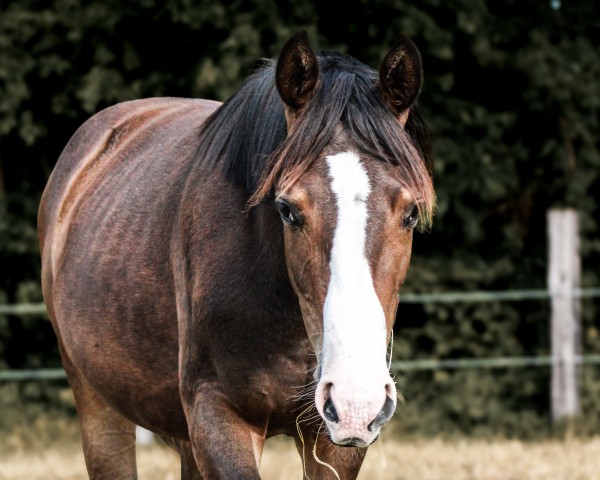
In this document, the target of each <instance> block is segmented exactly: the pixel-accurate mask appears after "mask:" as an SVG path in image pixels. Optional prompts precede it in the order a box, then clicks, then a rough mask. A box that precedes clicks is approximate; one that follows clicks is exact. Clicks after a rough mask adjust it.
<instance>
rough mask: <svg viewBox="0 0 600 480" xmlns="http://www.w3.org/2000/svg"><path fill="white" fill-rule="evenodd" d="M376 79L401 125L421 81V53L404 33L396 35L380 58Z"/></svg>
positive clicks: (415, 98)
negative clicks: (383, 55) (385, 53)
mask: <svg viewBox="0 0 600 480" xmlns="http://www.w3.org/2000/svg"><path fill="white" fill-rule="evenodd" d="M379 83H380V85H381V91H382V93H383V97H384V99H385V102H386V104H387V106H388V108H389V109H390V110H391V111H392V112H393V113H394V114H395V115H396V116H397V117H398V119H399V120H400V122H401V123H402V126H404V124H405V123H406V120H407V119H408V112H409V109H410V107H411V106H412V104H413V103H415V101H416V100H417V97H418V96H419V93H420V92H421V86H422V84H423V70H422V67H421V54H420V53H419V50H418V49H417V46H416V45H415V44H414V43H413V42H412V41H411V40H410V39H409V38H408V37H405V36H404V35H400V36H399V37H398V39H397V40H396V44H395V46H394V47H393V48H392V49H391V50H390V51H389V52H388V53H387V55H386V56H385V58H384V59H383V62H382V63H381V67H380V68H379Z"/></svg>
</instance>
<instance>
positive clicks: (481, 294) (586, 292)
mask: <svg viewBox="0 0 600 480" xmlns="http://www.w3.org/2000/svg"><path fill="white" fill-rule="evenodd" d="M553 295H554V294H553V293H552V292H550V291H549V290H547V289H537V290H536V289H533V290H496V291H494V290H487V291H473V292H435V293H411V292H406V293H404V292H402V293H400V304H406V303H462V302H464V303H478V302H495V301H521V300H547V299H549V298H551V297H552V296H553ZM571 296H572V297H574V298H600V288H577V289H575V290H573V292H572V293H571ZM46 314H47V312H46V306H45V305H44V304H43V303H18V304H12V305H0V315H16V316H21V315H23V316H25V315H46Z"/></svg>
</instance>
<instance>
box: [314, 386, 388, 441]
mask: <svg viewBox="0 0 600 480" xmlns="http://www.w3.org/2000/svg"><path fill="white" fill-rule="evenodd" d="M321 380H323V379H321ZM395 393H396V389H395V386H394V385H393V383H391V385H390V384H387V385H386V388H385V389H381V390H378V394H374V392H373V391H369V390H366V391H361V392H354V394H353V395H343V394H342V392H341V391H340V389H338V388H336V386H335V385H334V384H331V383H329V384H327V383H325V384H323V383H322V381H321V382H319V385H318V386H317V391H316V396H315V403H316V405H317V410H319V413H320V414H321V416H322V417H323V419H324V420H325V424H326V425H327V429H328V430H329V436H330V438H331V440H332V442H333V443H335V444H337V445H340V446H345V447H367V446H369V445H370V444H371V443H373V442H374V441H375V440H376V439H377V437H378V436H379V432H380V430H381V427H382V426H383V425H385V424H386V423H387V422H388V421H389V420H390V418H391V417H392V415H393V413H394V410H395V409H396V402H395V401H394V398H395ZM392 395H393V396H392Z"/></svg>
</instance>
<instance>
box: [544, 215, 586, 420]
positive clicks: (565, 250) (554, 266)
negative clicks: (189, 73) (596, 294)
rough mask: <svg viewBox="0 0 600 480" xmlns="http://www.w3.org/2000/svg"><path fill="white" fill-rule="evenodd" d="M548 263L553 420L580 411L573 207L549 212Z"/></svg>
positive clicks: (576, 230)
mask: <svg viewBox="0 0 600 480" xmlns="http://www.w3.org/2000/svg"><path fill="white" fill-rule="evenodd" d="M547 219H548V235H549V244H550V246H549V256H550V265H549V269H548V290H549V292H550V297H551V304H552V317H551V332H552V333H551V347H552V358H553V364H552V384H551V392H552V394H551V395H552V397H551V400H552V419H553V421H554V422H557V421H558V420H560V419H562V418H565V417H573V416H576V415H578V414H579V377H578V367H577V362H576V360H577V357H578V356H579V355H580V353H581V333H580V329H581V327H580V311H581V308H580V299H579V297H576V296H575V292H576V291H577V290H579V278H580V274H581V262H580V259H579V222H578V218H577V212H576V211H575V210H573V209H552V210H549V211H548V217H547Z"/></svg>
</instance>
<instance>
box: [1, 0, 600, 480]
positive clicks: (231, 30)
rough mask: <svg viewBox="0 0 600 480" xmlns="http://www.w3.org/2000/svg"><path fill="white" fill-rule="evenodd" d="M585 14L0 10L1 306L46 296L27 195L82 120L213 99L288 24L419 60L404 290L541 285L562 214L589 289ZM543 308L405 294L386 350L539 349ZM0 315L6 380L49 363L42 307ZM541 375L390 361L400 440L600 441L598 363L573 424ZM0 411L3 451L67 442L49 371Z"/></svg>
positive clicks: (135, 4) (594, 342) (321, 8)
mask: <svg viewBox="0 0 600 480" xmlns="http://www.w3.org/2000/svg"><path fill="white" fill-rule="evenodd" d="M598 7H599V6H598V3H597V2H596V1H594V0H587V1H584V0H562V1H561V0H494V1H491V0H490V1H484V0H448V1H443V0H421V1H419V2H407V1H404V0H362V1H347V0H344V1H340V0H328V1H326V2H325V1H323V2H316V1H313V0H288V1H281V0H238V1H224V2H216V1H206V0H195V1H191V0H171V1H167V2H156V1H153V0H139V1H124V0H119V1H117V0H102V1H100V0H98V1H93V0H90V1H78V0H53V1H34V0H15V1H10V0H0V306H2V305H15V304H19V305H20V304H37V303H39V302H41V300H42V298H41V292H40V282H39V277H40V258H39V251H38V245H37V234H36V213H37V208H38V203H39V199H40V195H41V192H42V189H43V188H44V185H45V183H46V181H47V179H48V176H49V174H50V172H51V171H52V168H53V165H54V163H55V161H56V159H57V158H58V156H59V155H60V152H61V150H62V148H63V147H64V146H65V144H66V143H67V141H68V140H69V138H70V136H71V135H72V134H73V133H74V131H75V130H76V128H77V127H78V126H79V125H80V124H81V123H82V122H83V121H85V120H86V119H87V118H89V117H90V116H91V115H93V114H94V113H96V112H98V111H99V110H101V109H102V108H104V107H107V106H109V105H111V104H114V103H116V102H119V101H123V100H129V99H134V98H143V97H150V96H184V97H203V98H211V99H216V100H224V99H226V98H227V97H228V96H229V95H231V94H232V93H233V92H234V91H235V90H236V89H237V88H238V87H239V86H240V84H241V82H242V80H243V79H244V78H245V77H246V76H247V75H248V74H249V73H251V72H252V71H253V70H254V68H255V67H256V66H257V64H258V60H259V59H260V58H262V57H275V56H276V55H277V54H278V52H279V49H280V48H281V46H282V45H283V43H284V42H285V41H286V40H287V38H288V37H289V36H290V35H291V34H293V33H295V32H296V31H298V30H300V29H305V30H307V31H308V33H309V36H310V39H311V42H312V44H313V46H314V47H315V48H317V49H322V48H327V49H336V50H340V51H344V52H347V53H349V54H350V55H352V56H354V57H356V58H357V59H359V60H361V61H363V62H364V63H366V64H369V65H371V66H372V67H374V68H378V67H379V64H380V62H381V60H382V58H383V56H384V55H385V53H386V52H387V50H388V49H389V47H390V46H391V45H392V43H393V40H394V38H395V36H396V35H397V34H398V33H404V34H405V35H408V36H409V37H410V38H412V40H413V41H414V42H415V43H416V45H417V46H418V48H419V49H420V51H421V54H422V57H423V68H424V74H425V84H424V88H423V92H422V94H421V97H420V100H419V107H420V110H421V113H422V115H423V117H424V118H425V119H426V121H427V122H428V125H429V127H430V129H431V131H432V135H433V149H434V157H435V169H434V180H435V186H436V191H437V196H438V208H437V211H436V215H435V218H434V224H433V227H432V228H431V230H430V231H428V232H422V233H417V234H416V235H415V240H414V251H413V259H412V263H411V267H410V272H409V276H408V279H407V282H406V285H405V287H404V291H406V292H407V293H414V294H419V293H434V292H473V291H493V292H505V291H522V290H532V289H534V290H543V289H545V288H547V275H548V262H549V258H548V234H547V211H548V210H549V209H551V208H565V207H568V208H572V209H574V210H575V211H576V212H577V214H578V218H579V231H578V235H579V241H580V251H579V252H580V257H581V266H582V269H581V286H582V288H590V289H593V288H598V287H600V152H599V146H600V145H599V144H600V47H599V44H600V15H599V13H600V12H599V8H598ZM580 304H581V309H580V311H581V315H580V330H579V334H578V335H579V337H580V344H581V352H582V353H583V354H586V355H588V354H589V355H593V354H600V335H599V329H600V299H599V298H598V297H597V296H596V297H594V296H589V297H586V298H582V299H581V300H580ZM550 305H551V304H550V302H549V300H548V298H532V299H524V300H520V301H511V300H505V299H494V298H492V299H491V300H490V301H485V302H470V301H456V302H439V301H434V300H433V301H415V302H404V303H402V302H401V305H400V309H399V312H398V317H397V322H396V327H395V342H394V351H395V354H394V358H395V360H405V361H408V360H410V361H413V360H419V359H480V358H495V357H539V356H548V355H550V316H551V306H550ZM1 312H2V311H1V310H0V371H8V370H24V369H39V368H60V359H59V356H58V351H57V347H56V341H55V337H54V333H53V332H52V329H51V326H50V323H49V322H48V321H47V319H46V317H45V316H44V315H43V314H21V313H18V312H16V311H14V310H10V311H8V310H7V311H5V313H1ZM6 312H9V313H6ZM550 377H551V369H550V367H549V366H548V365H545V366H534V367H532V366H529V367H522V366H521V367H500V368H485V367H481V368H427V369H422V370H409V369H405V370H402V369H401V370H400V371H398V372H397V376H396V380H397V382H398V384H399V386H400V388H401V390H402V393H403V395H404V398H405V404H404V405H402V406H399V408H398V410H397V413H396V417H395V421H394V425H393V432H394V436H397V437H398V438H420V439H423V438H431V437H433V436H438V437H443V438H454V437H455V436H458V437H461V438H469V439H478V438H487V439H489V438H503V439H518V440H519V441H529V440H538V439H547V438H550V437H553V436H554V437H556V436H557V435H559V436H561V435H564V434H565V431H567V432H568V434H569V435H575V436H578V437H591V436H593V435H596V434H599V433H600V402H599V399H600V366H599V365H596V364H584V365H582V366H581V367H580V369H579V372H578V378H579V385H578V393H579V402H580V413H579V415H577V416H576V417H575V418H573V419H570V420H569V422H568V427H565V426H564V424H559V425H557V423H555V422H554V423H553V422H552V418H551V417H552V413H551V405H550V398H551V395H550ZM0 412H1V414H0V432H4V433H3V435H2V437H3V438H4V440H2V441H0V450H1V449H2V448H3V447H2V445H4V446H5V448H7V449H9V450H11V451H17V450H25V449H27V448H29V446H30V445H31V444H39V445H44V444H45V442H46V441H47V439H50V440H52V439H55V438H56V437H57V435H63V434H66V435H67V436H68V435H71V436H73V437H76V435H77V433H76V424H75V423H74V421H73V419H74V418H75V411H74V407H73V404H72V400H71V397H70V393H69V389H68V385H67V383H66V381H64V380H62V379H54V380H52V379H42V380H39V379H36V380H32V379H29V380H20V381H15V380H10V381H9V380H0ZM74 425H75V426H74ZM65 432H66V433H65ZM557 432H558V433H557ZM36 442H37V443H36ZM1 475H2V474H1V473H0V478H2V476H1ZM7 478H8V477H7ZM15 478H16V477H15ZM57 478H60V477H57ZM65 478H66V477H65ZM386 478H387V477H386ZM389 478H404V477H389ZM422 478H425V477H422ZM446 478H450V477H446ZM457 478H460V477H457ZM464 478H471V477H464ZM473 478H476V477H473ZM486 478H487V477H486ZM490 478H491V477H490ZM499 478H501V477H499ZM504 478H508V477H504ZM520 478H524V477H520ZM545 478H550V477H545ZM565 478H567V477H565ZM571 478H576V477H571ZM577 478H579V477H577ZM581 478H584V477H581ZM585 478H588V477H585ZM589 478H592V477H589Z"/></svg>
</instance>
